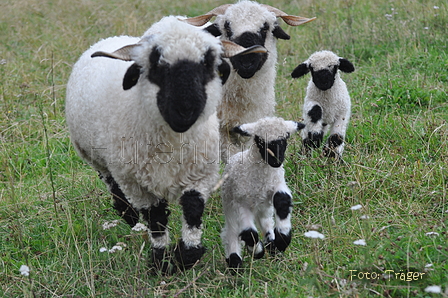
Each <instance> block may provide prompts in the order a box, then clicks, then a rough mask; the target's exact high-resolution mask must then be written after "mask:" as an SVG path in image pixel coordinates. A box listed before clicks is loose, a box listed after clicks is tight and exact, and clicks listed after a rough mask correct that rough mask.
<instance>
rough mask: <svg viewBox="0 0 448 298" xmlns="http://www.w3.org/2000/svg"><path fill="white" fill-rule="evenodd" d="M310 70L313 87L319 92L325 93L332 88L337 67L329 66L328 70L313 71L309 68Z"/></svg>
mask: <svg viewBox="0 0 448 298" xmlns="http://www.w3.org/2000/svg"><path fill="white" fill-rule="evenodd" d="M310 70H311V75H312V77H313V83H314V85H316V87H317V88H319V89H320V90H322V91H325V90H328V89H330V88H331V87H332V86H333V84H334V78H335V76H336V72H337V71H338V68H337V66H330V67H329V68H328V69H322V70H318V71H314V70H313V68H312V67H310Z"/></svg>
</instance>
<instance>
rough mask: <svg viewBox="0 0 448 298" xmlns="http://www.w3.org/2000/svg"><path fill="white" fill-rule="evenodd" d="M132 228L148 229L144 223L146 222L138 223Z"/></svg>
mask: <svg viewBox="0 0 448 298" xmlns="http://www.w3.org/2000/svg"><path fill="white" fill-rule="evenodd" d="M132 230H133V231H137V232H138V231H146V230H148V228H147V227H146V226H145V225H144V224H142V223H137V224H136V225H135V226H134V227H133V228H132Z"/></svg>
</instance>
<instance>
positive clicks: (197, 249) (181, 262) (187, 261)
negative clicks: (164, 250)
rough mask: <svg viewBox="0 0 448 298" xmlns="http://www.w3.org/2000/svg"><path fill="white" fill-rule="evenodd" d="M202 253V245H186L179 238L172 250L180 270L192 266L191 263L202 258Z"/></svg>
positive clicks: (203, 250) (203, 248)
mask: <svg viewBox="0 0 448 298" xmlns="http://www.w3.org/2000/svg"><path fill="white" fill-rule="evenodd" d="M204 253H205V247H204V246H202V245H198V246H194V247H187V246H186V245H185V242H184V241H183V240H182V239H181V240H180V241H179V243H178V244H177V247H176V249H175V250H174V257H175V259H176V262H177V266H178V267H179V268H180V269H181V270H185V269H189V268H191V267H193V265H194V264H196V262H197V261H198V260H200V259H201V258H202V256H203V255H204Z"/></svg>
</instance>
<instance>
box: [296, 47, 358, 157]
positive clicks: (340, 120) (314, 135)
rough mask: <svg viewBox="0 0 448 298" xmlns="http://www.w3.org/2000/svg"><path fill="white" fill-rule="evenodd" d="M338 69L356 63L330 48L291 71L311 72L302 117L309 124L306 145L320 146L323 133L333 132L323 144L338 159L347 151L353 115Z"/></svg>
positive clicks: (349, 68)
mask: <svg viewBox="0 0 448 298" xmlns="http://www.w3.org/2000/svg"><path fill="white" fill-rule="evenodd" d="M338 69H339V70H341V71H343V72H347V73H350V72H353V71H354V70H355V68H354V66H353V64H352V63H351V62H350V61H348V60H347V59H345V58H341V57H339V56H337V55H336V54H335V53H333V52H330V51H319V52H315V53H314V54H312V55H311V56H310V57H309V58H308V60H306V61H305V62H303V63H302V64H300V65H299V66H297V67H296V68H295V69H294V71H293V72H292V73H291V76H292V77H293V78H298V77H301V76H303V75H305V74H307V73H308V72H311V76H312V78H311V80H310V82H309V83H308V88H307V91H306V96H305V102H304V105H303V118H304V119H305V120H304V122H305V124H306V128H305V129H304V130H303V131H302V132H301V135H302V140H303V148H304V151H305V152H306V153H308V152H309V151H310V149H314V148H319V147H320V146H321V143H322V140H323V137H324V135H326V134H327V132H328V131H330V136H329V137H328V140H327V142H326V144H325V146H324V151H323V152H324V155H325V156H329V157H335V158H336V159H339V158H341V157H342V152H343V151H344V139H345V133H346V130H347V126H348V123H349V120H350V115H351V108H350V106H351V102H350V95H349V93H348V90H347V86H346V84H345V83H344V81H342V79H341V77H340V75H339V72H338Z"/></svg>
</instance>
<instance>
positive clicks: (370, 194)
mask: <svg viewBox="0 0 448 298" xmlns="http://www.w3.org/2000/svg"><path fill="white" fill-rule="evenodd" d="M224 3H226V2H223V1H222V0H213V1H212V0H205V1H199V0H184V1H169V2H167V1H161V0H146V1H143V0H128V1H117V0H108V1H106V0H98V1H92V0H81V1H67V0H47V1H37V0H14V1H12V0H3V1H2V2H1V4H0V82H1V84H0V107H1V109H0V297H448V194H447V193H448V123H447V121H448V101H447V98H448V96H447V89H448V6H447V3H446V1H442V0H430V1H426V0H378V1H369V0H340V1H331V0H320V1H312V0H292V1H285V0H278V1H271V0H269V1H266V2H263V3H266V4H269V5H272V6H275V7H277V8H279V9H281V10H283V11H285V12H287V13H289V14H295V15H300V16H306V17H314V16H316V17H317V19H316V20H315V21H314V22H312V23H309V24H306V25H303V26H299V27H289V26H287V25H286V24H285V23H283V22H282V21H281V20H279V22H280V23H281V26H282V28H284V29H285V31H286V32H288V33H289V34H290V35H291V40H289V41H284V40H279V42H278V50H279V60H278V75H277V86H276V90H277V91H276V96H277V103H278V105H277V114H278V115H279V116H281V117H284V118H285V119H291V120H300V118H301V114H302V109H301V105H302V103H303V98H304V96H305V88H306V85H307V82H308V80H309V77H306V78H301V79H297V80H294V79H292V78H291V77H290V73H291V71H292V70H293V69H294V68H295V67H296V66H297V65H298V64H299V63H301V62H303V61H304V60H306V59H307V57H308V56H309V55H310V54H311V53H313V52H314V51H316V50H322V49H328V50H332V51H334V52H336V53H337V54H338V55H340V56H342V57H345V58H347V59H349V60H350V61H351V62H353V64H354V65H355V68H356V70H355V72H354V73H351V74H342V78H343V79H344V81H345V82H346V83H347V86H348V88H349V91H350V94H351V97H352V119H351V123H350V126H349V129H348V132H347V145H346V147H345V152H344V163H342V164H339V163H335V162H334V161H333V160H331V159H326V158H324V157H321V156H320V152H315V153H314V154H313V156H312V157H311V158H306V157H304V156H302V155H301V154H300V148H301V141H300V138H299V137H298V136H295V137H293V138H291V142H290V146H289V148H288V158H287V160H286V162H285V168H286V173H287V181H288V184H289V186H290V188H291V190H292V191H293V194H294V210H293V240H292V243H291V246H290V247H289V248H288V249H287V250H286V252H285V253H284V254H282V255H276V256H267V257H265V258H264V259H261V260H251V257H250V256H249V255H248V254H247V253H246V256H245V259H244V264H245V270H244V271H243V272H242V273H241V274H237V275H235V276H234V275H232V274H230V273H229V272H228V271H227V269H226V264H225V260H224V252H223V249H222V246H221V240H220V230H221V228H222V226H223V222H224V219H223V214H222V210H221V202H220V196H219V191H218V192H216V193H215V194H214V195H213V196H212V197H211V198H210V200H209V201H208V203H207V206H206V210H205V214H204V236H203V241H204V245H205V246H206V247H207V252H206V254H205V256H204V258H203V259H202V260H201V261H200V262H199V263H198V264H197V265H196V266H195V267H194V268H192V269H191V270H188V271H185V272H178V273H175V274H174V275H171V276H163V275H159V274H154V273H153V272H152V271H151V270H150V267H149V264H148V258H149V252H150V247H149V243H148V242H146V240H145V239H147V237H146V235H145V233H143V232H141V231H132V230H131V229H130V228H129V227H128V226H127V225H126V224H125V223H124V221H121V220H118V221H116V222H114V220H117V219H119V217H118V216H117V215H116V214H115V212H114V211H113V210H112V208H111V202H110V195H109V193H108V192H107V189H106V187H105V185H104V184H103V183H102V182H101V181H100V180H99V179H98V177H97V173H96V172H95V171H93V170H92V169H91V168H90V167H89V166H88V165H87V164H85V163H84V162H83V161H82V160H81V159H80V158H79V157H78V156H77V154H76V152H75V151H74V149H73V147H72V145H71V143H70V139H69V135H68V131H67V127H66V124H65V119H64V100H65V85H66V83H67V80H68V77H69V75H70V71H71V68H72V66H73V64H74V63H75V62H76V60H77V59H78V57H79V56H80V55H81V53H82V52H83V51H85V50H86V49H87V48H88V47H89V46H90V45H91V44H93V43H95V42H96V41H98V40H100V39H102V38H105V37H108V36H113V35H122V34H125V35H133V36H139V35H141V34H142V33H143V32H144V31H145V30H146V29H147V28H148V27H149V26H150V25H151V24H152V23H154V22H156V21H158V20H159V19H160V18H161V17H163V16H165V15H169V14H174V15H188V16H195V15H199V14H203V13H205V12H207V11H209V10H211V9H212V8H214V7H216V6H218V5H221V4H224ZM248 187H250V186H248ZM179 217H180V210H179V208H178V207H177V206H172V214H171V216H170V227H169V228H170V232H171V235H172V238H173V240H175V239H177V238H178V237H180V235H179V232H178V231H179V227H180V221H179V220H178V219H179ZM111 222H114V223H116V226H114V227H111V228H109V229H104V228H103V225H104V224H105V223H111ZM310 230H315V231H318V232H319V233H321V234H322V235H324V237H325V238H324V239H320V238H315V239H314V238H309V237H306V236H305V233H306V232H308V231H310ZM360 240H363V241H360ZM117 244H118V245H119V246H120V247H122V248H123V249H122V250H118V249H115V250H112V251H109V250H110V249H111V248H112V247H114V246H116V245H117ZM101 248H105V250H106V251H103V250H104V249H103V250H101V251H100V249H101ZM22 265H26V266H28V268H29V274H28V275H27V274H25V275H24V274H21V271H20V268H21V266H22ZM22 269H23V267H22ZM431 286H435V287H431ZM433 292H436V293H433ZM437 292H438V293H437Z"/></svg>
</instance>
